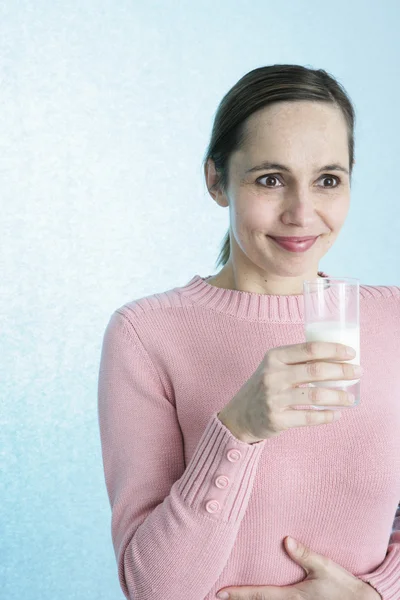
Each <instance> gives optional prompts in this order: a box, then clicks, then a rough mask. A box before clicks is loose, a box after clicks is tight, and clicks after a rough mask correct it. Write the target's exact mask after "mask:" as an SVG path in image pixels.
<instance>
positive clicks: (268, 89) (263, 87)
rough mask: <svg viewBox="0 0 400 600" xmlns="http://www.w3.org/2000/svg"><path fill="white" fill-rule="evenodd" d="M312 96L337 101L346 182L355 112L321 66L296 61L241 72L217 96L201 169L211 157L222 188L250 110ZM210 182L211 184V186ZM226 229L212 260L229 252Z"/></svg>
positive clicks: (244, 136)
mask: <svg viewBox="0 0 400 600" xmlns="http://www.w3.org/2000/svg"><path fill="white" fill-rule="evenodd" d="M296 100H312V101H318V102H329V103H331V104H335V105H337V106H338V107H339V108H340V109H341V110H342V112H343V115H344V118H345V120H346V123H347V130H348V146H349V163H350V164H349V173H350V184H351V174H352V170H353V160H354V127H355V112H354V108H353V105H352V103H351V100H350V98H349V96H348V95H347V94H346V92H345V90H344V88H343V87H342V85H341V84H340V83H339V82H338V81H337V80H336V79H334V78H333V77H332V76H331V75H329V74H328V73H327V72H326V71H324V70H323V69H318V70H317V69H309V68H307V67H303V66H300V65H271V66H268V67H260V68H258V69H254V70H253V71H250V72H249V73H247V74H246V75H244V76H243V77H242V78H241V79H239V81H238V82H237V83H236V84H235V85H234V86H233V87H232V88H231V89H230V90H229V91H228V93H227V94H226V95H225V96H224V97H223V99H222V100H221V102H220V104H219V106H218V109H217V111H216V114H215V118H214V124H213V128H212V133H211V139H210V142H209V144H208V148H207V151H206V154H205V157H204V159H203V169H204V172H205V167H206V164H207V161H208V160H209V159H212V160H213V161H214V163H215V169H216V171H217V173H218V174H219V180H218V183H217V184H215V186H217V185H218V186H219V187H220V188H221V189H222V191H225V192H226V190H227V187H228V181H229V177H228V176H229V173H228V171H229V159H230V156H231V154H232V153H233V152H235V151H237V150H240V149H241V148H242V147H243V146H244V145H245V144H246V140H247V131H246V119H247V118H248V117H249V116H250V115H251V114H253V113H254V112H256V111H258V110H260V109H261V108H263V107H265V106H268V105H269V104H272V103H274V102H282V101H286V102H293V101H296ZM215 186H214V187H215ZM229 232H230V230H229V229H228V231H227V233H226V234H225V237H224V239H223V241H222V247H221V251H220V254H219V257H218V260H217V263H216V266H217V267H218V266H219V265H220V264H222V265H225V264H226V262H227V261H228V259H229V255H230V235H229Z"/></svg>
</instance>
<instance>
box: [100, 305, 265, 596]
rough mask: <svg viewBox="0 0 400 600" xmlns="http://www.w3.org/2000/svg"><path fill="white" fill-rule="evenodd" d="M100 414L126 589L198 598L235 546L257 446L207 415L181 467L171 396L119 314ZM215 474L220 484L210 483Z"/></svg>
mask: <svg viewBox="0 0 400 600" xmlns="http://www.w3.org/2000/svg"><path fill="white" fill-rule="evenodd" d="M98 417H99V425H100V436H101V447H102V456H103V465H104V473H105V482H106V487H107V491H108V497H109V501H110V505H111V510H112V521H111V529H112V541H113V545H114V551H115V556H116V560H117V564H118V576H119V581H120V585H121V589H122V591H123V593H124V594H125V596H126V598H128V599H131V600H133V599H135V600H136V599H139V598H140V600H150V599H151V600H154V598H163V600H187V599H188V598H204V597H205V596H207V594H208V592H209V591H210V589H212V587H213V585H214V584H215V582H216V581H217V579H218V577H219V576H220V574H221V572H222V571H223V569H224V567H225V564H226V562H227V560H228V558H229V555H230V553H231V551H232V548H233V545H234V543H235V540H236V536H237V534H238V530H239V527H240V523H241V521H242V519H243V517H244V515H245V512H246V508H247V505H248V502H249V499H250V495H251V491H252V487H253V484H254V480H255V476H256V471H257V464H258V461H259V458H260V456H261V451H262V449H263V443H262V442H261V443H257V444H252V445H251V444H247V443H245V442H242V441H241V440H238V439H236V438H235V437H234V435H233V434H232V433H231V432H230V431H229V430H228V429H227V427H225V425H224V424H223V423H222V422H221V421H220V420H219V419H218V417H217V415H216V414H215V413H214V414H213V415H212V417H211V418H210V420H209V422H208V424H207V426H206V428H205V430H204V432H203V434H202V436H201V437H200V440H199V443H198V445H197V448H196V450H195V451H194V453H193V456H192V458H191V460H190V461H189V463H188V465H187V466H186V468H185V464H184V452H183V440H182V432H181V429H180V426H179V422H178V418H177V413H176V407H175V405H174V399H173V398H169V397H168V396H167V393H166V391H165V389H164V387H163V385H162V382H161V380H160V378H159V376H158V373H157V371H156V369H155V366H154V364H153V363H152V361H151V359H150V357H149V355H148V354H147V352H146V350H145V348H144V347H143V345H142V343H141V341H140V339H139V337H138V336H137V334H136V331H135V329H134V327H133V325H132V323H131V322H130V321H129V320H128V318H127V317H125V316H124V314H122V312H119V311H115V312H114V314H113V315H112V317H111V319H110V321H109V323H108V326H107V328H106V331H105V334H104V340H103V347H102V354H101V361H100V372H99V382H98ZM232 458H233V460H230V459H232ZM220 473H224V474H225V475H227V476H228V477H229V480H230V484H229V485H228V486H227V487H226V488H223V487H222V486H220V487H218V486H217V485H216V483H215V482H216V478H217V476H218V474H220ZM219 483H223V482H222V480H221V482H219ZM215 500H217V502H215ZM207 507H208V509H207Z"/></svg>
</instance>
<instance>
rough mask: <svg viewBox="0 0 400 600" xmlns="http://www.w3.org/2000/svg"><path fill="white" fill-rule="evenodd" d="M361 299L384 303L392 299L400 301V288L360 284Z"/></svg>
mask: <svg viewBox="0 0 400 600" xmlns="http://www.w3.org/2000/svg"><path fill="white" fill-rule="evenodd" d="M360 299H362V300H373V299H376V300H377V301H384V300H388V299H391V300H393V301H394V302H399V301H400V287H399V286H397V285H364V284H360Z"/></svg>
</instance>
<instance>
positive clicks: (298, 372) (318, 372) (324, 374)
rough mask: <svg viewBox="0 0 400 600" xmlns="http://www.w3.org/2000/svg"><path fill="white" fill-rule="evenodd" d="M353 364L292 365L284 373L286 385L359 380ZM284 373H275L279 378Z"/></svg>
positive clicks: (315, 363)
mask: <svg viewBox="0 0 400 600" xmlns="http://www.w3.org/2000/svg"><path fill="white" fill-rule="evenodd" d="M358 366H359V365H355V364H352V363H341V362H336V363H335V362H333V363H331V362H323V361H317V362H310V363H305V364H298V365H292V366H291V368H290V369H287V370H286V371H284V377H283V379H284V383H285V385H289V386H292V385H299V384H302V383H310V382H312V381H325V380H327V381H331V380H342V379H357V378H358V377H359V376H360V373H357V370H356V367H358ZM282 373H283V371H281V372H280V373H274V376H275V377H277V376H278V375H280V377H281V378H282Z"/></svg>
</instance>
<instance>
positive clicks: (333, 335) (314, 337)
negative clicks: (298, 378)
mask: <svg viewBox="0 0 400 600" xmlns="http://www.w3.org/2000/svg"><path fill="white" fill-rule="evenodd" d="M306 341H307V342H314V341H318V342H339V343H340V344H345V345H346V346H351V347H352V348H354V349H355V350H356V351H357V354H356V356H355V358H352V359H351V360H346V361H343V362H347V363H354V364H356V365H359V364H361V363H360V327H359V325H355V324H349V325H345V324H341V323H339V322H335V321H322V322H318V323H307V324H306ZM335 362H340V361H335ZM358 381H360V379H347V380H346V379H345V380H339V379H337V380H334V381H314V382H312V384H311V385H312V386H314V387H342V386H346V387H347V386H349V385H354V384H356V383H357V382H358Z"/></svg>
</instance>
